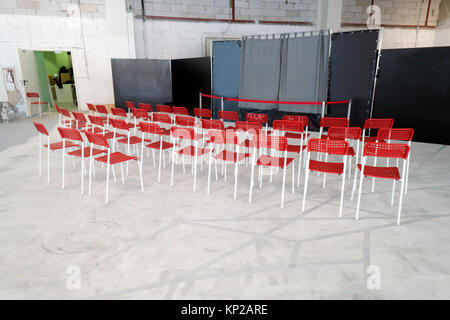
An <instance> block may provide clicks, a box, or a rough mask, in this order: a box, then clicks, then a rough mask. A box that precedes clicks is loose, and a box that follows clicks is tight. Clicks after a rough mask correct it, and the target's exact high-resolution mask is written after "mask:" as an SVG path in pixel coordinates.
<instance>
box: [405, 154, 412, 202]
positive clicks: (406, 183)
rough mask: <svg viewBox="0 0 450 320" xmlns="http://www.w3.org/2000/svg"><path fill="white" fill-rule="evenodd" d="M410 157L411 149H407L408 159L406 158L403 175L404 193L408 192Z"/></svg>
mask: <svg viewBox="0 0 450 320" xmlns="http://www.w3.org/2000/svg"><path fill="white" fill-rule="evenodd" d="M410 158H411V149H410V151H409V155H408V160H406V175H405V179H406V180H405V194H407V193H408V180H409V160H410Z"/></svg>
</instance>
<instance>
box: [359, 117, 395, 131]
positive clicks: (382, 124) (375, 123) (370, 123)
mask: <svg viewBox="0 0 450 320" xmlns="http://www.w3.org/2000/svg"><path fill="white" fill-rule="evenodd" d="M393 126H394V119H392V118H385V119H375V118H371V119H366V121H365V122H364V129H381V128H392V127H393Z"/></svg>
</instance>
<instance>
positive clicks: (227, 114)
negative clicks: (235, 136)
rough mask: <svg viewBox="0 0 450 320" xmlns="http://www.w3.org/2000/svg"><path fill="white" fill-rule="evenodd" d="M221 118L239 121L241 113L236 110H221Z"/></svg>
mask: <svg viewBox="0 0 450 320" xmlns="http://www.w3.org/2000/svg"><path fill="white" fill-rule="evenodd" d="M219 119H220V120H222V121H234V122H236V121H239V115H238V113H237V112H236V111H224V110H220V111H219ZM227 128H234V126H233V125H232V126H228V127H227Z"/></svg>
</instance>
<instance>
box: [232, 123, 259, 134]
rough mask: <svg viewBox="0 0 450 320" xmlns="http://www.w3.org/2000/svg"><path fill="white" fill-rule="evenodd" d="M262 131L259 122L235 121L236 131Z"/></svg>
mask: <svg viewBox="0 0 450 320" xmlns="http://www.w3.org/2000/svg"><path fill="white" fill-rule="evenodd" d="M261 129H262V125H261V123H260V122H253V121H236V130H242V131H248V130H254V131H257V132H258V131H259V130H261Z"/></svg>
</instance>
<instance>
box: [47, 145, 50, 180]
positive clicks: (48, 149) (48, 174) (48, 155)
mask: <svg viewBox="0 0 450 320" xmlns="http://www.w3.org/2000/svg"><path fill="white" fill-rule="evenodd" d="M47 184H50V137H49V139H48V148H47Z"/></svg>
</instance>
